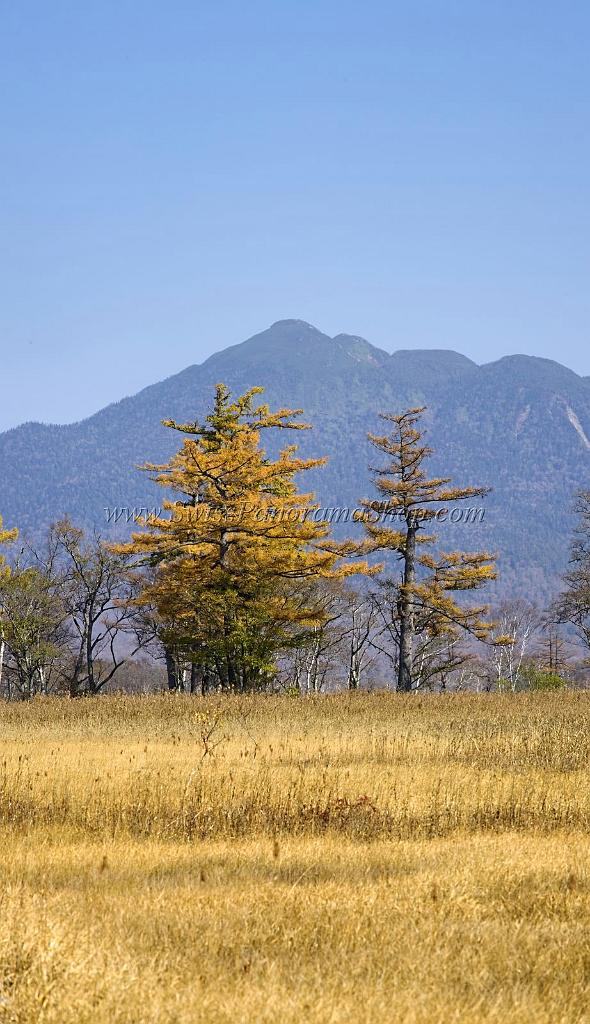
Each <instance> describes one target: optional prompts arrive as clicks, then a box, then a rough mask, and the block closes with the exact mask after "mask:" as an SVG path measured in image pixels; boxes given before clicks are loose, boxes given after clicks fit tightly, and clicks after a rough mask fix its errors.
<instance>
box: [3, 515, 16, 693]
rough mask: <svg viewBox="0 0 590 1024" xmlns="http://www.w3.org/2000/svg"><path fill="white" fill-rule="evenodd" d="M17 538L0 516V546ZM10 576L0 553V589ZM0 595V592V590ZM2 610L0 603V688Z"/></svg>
mask: <svg viewBox="0 0 590 1024" xmlns="http://www.w3.org/2000/svg"><path fill="white" fill-rule="evenodd" d="M17 537H18V530H15V529H13V530H5V529H4V527H3V522H2V516H0V544H10V543H11V542H12V541H14V540H16V538H17ZM9 576H10V568H9V566H8V565H7V564H6V557H5V555H3V554H2V552H1V551H0V588H1V587H2V586H3V584H4V583H6V581H7V580H8V578H9ZM0 594H1V590H0ZM2 623H3V608H2V603H1V601H0V688H1V687H2V672H3V669H4V652H5V649H6V642H5V639H4V628H3V624H2Z"/></svg>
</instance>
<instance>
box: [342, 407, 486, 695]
mask: <svg viewBox="0 0 590 1024" xmlns="http://www.w3.org/2000/svg"><path fill="white" fill-rule="evenodd" d="M424 411H425V409H424V408H423V407H422V408H414V409H408V410H407V411H406V412H403V413H401V414H399V415H394V414H392V413H383V414H382V416H381V418H382V419H383V420H385V421H386V422H387V423H388V424H391V429H390V432H389V433H387V434H384V435H381V434H369V440H370V442H371V444H372V445H373V447H374V448H376V449H377V451H379V452H381V453H382V454H383V455H385V456H386V457H387V462H386V464H385V465H384V466H383V467H378V468H375V469H374V470H373V474H374V479H375V484H376V488H377V491H378V493H379V498H378V499H365V500H363V501H362V505H363V507H364V512H363V514H362V517H361V518H362V520H363V523H364V527H365V530H366V534H367V543H366V544H365V545H364V548H363V550H364V551H368V550H370V551H373V552H379V553H380V554H384V553H386V552H391V553H392V554H393V555H395V556H397V558H398V559H399V560H400V562H401V574H400V579H399V582H398V583H397V587H398V599H397V614H398V619H399V641H398V642H399V659H398V676H397V689H398V690H401V691H410V690H412V689H413V688H414V686H415V685H416V679H415V671H414V648H415V637H416V622H417V617H418V616H420V617H421V619H422V621H425V622H426V623H427V628H428V629H429V630H430V633H431V634H433V635H440V636H443V635H444V634H447V635H448V636H449V638H454V637H456V636H457V634H458V633H469V634H471V635H472V636H474V637H476V638H477V639H479V640H485V639H487V637H488V635H489V633H490V630H491V628H492V623H490V622H487V621H486V618H485V616H486V614H487V611H488V609H487V607H486V606H485V605H477V606H474V605H464V604H463V603H460V602H459V601H458V600H457V599H456V597H455V596H454V595H455V594H456V593H457V592H458V591H466V590H477V589H478V588H480V587H482V586H483V585H484V584H486V583H488V582H489V581H490V580H493V579H495V578H496V571H495V564H494V557H493V556H492V555H490V554H489V553H487V552H475V553H468V552H462V551H451V552H439V551H436V550H435V548H434V545H435V544H436V539H437V538H436V536H434V535H433V534H432V533H428V532H426V531H425V527H426V526H428V524H431V523H432V521H433V520H434V519H435V518H436V517H437V516H438V515H439V514H440V510H441V508H444V506H445V505H446V504H447V503H450V502H452V503H453V504H455V503H456V502H460V501H465V500H467V499H469V498H474V497H481V496H483V495H485V494H486V493H487V492H488V490H489V488H486V487H453V486H451V479H450V478H443V477H435V478H429V477H428V476H427V475H426V472H425V470H424V463H425V461H426V460H427V459H428V457H429V456H430V455H431V454H432V449H431V448H429V447H428V446H427V445H426V444H425V443H424V432H423V430H422V429H421V428H420V426H419V423H420V418H421V416H422V413H423V412H424Z"/></svg>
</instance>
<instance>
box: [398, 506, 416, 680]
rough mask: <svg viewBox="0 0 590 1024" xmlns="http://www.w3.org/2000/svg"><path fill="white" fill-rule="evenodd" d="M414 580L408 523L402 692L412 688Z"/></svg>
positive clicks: (401, 645)
mask: <svg viewBox="0 0 590 1024" xmlns="http://www.w3.org/2000/svg"><path fill="white" fill-rule="evenodd" d="M415 580H416V527H415V526H414V525H413V524H411V523H410V524H409V525H408V532H407V536H406V550H405V557H404V580H403V592H402V599H401V602H400V604H401V608H400V611H401V614H400V640H399V668H398V675H397V688H398V690H401V691H402V693H409V692H410V690H411V689H412V677H413V674H414V630H415V623H414V592H413V587H414V583H415Z"/></svg>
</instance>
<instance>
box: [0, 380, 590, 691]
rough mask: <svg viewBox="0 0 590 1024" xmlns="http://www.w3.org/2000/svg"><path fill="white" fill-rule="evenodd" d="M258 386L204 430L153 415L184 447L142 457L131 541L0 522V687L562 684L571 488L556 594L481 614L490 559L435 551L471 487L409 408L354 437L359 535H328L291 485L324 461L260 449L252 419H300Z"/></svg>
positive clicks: (575, 576) (577, 597) (576, 578)
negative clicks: (157, 495) (361, 484)
mask: <svg viewBox="0 0 590 1024" xmlns="http://www.w3.org/2000/svg"><path fill="white" fill-rule="evenodd" d="M261 392H262V389H261V388H252V389H251V390H250V391H248V392H247V393H246V394H245V395H242V396H240V397H238V398H232V396H231V395H230V393H229V391H228V389H227V388H226V387H225V386H224V385H219V386H218V387H217V389H216V392H215V399H214V403H213V408H212V410H211V413H210V414H209V416H207V418H206V420H205V421H204V423H188V424H178V423H176V422H174V421H166V423H165V425H166V426H168V427H169V428H170V429H172V430H175V431H177V432H178V433H179V434H180V435H181V436H182V445H181V447H180V448H179V450H178V451H177V453H176V454H175V455H174V456H173V457H172V458H171V460H170V461H169V462H168V463H166V464H164V465H153V464H148V465H147V466H146V467H144V468H145V469H146V471H147V472H149V473H151V474H152V476H153V478H154V479H155V480H156V481H157V482H158V483H159V484H160V485H161V486H162V487H163V488H165V489H166V494H167V496H168V497H167V499H166V500H164V501H163V502H162V509H163V512H162V513H161V514H156V515H153V516H150V517H149V518H148V519H147V522H145V524H144V525H143V528H142V529H138V530H137V532H135V533H134V534H133V535H132V538H131V540H130V541H128V542H126V543H120V544H108V543H106V542H105V540H104V539H103V538H101V537H100V536H98V535H96V534H95V535H93V536H92V537H87V536H85V535H84V533H83V531H82V530H81V529H80V528H78V527H77V526H76V525H74V524H73V523H71V522H70V521H69V520H67V519H65V520H63V521H61V522H58V523H56V524H54V525H53V526H52V527H51V528H50V530H49V532H48V535H47V537H46V539H45V541H44V543H43V544H41V545H39V544H36V545H35V546H34V547H33V546H32V545H30V544H28V543H26V542H23V541H21V542H20V543H19V542H18V540H17V536H16V532H15V531H12V532H10V531H6V530H5V531H3V532H2V531H0V542H2V543H3V544H5V545H7V548H6V550H7V551H8V552H9V557H8V560H6V559H5V558H2V560H1V562H0V693H1V694H2V696H4V697H5V698H9V699H10V698H14V699H17V698H18V699H24V698H29V697H33V696H35V695H36V694H39V693H42V694H48V693H68V694H69V695H70V696H72V697H76V696H80V695H96V694H98V693H100V692H101V691H103V690H105V689H106V688H112V687H122V686H125V687H127V688H130V689H134V690H137V689H142V688H153V687H155V686H158V685H160V684H161V683H160V681H161V679H162V678H164V679H165V682H166V685H167V686H168V688H169V689H170V690H185V691H189V692H191V693H202V694H205V693H207V692H210V691H218V690H221V691H240V692H245V691H252V690H270V689H277V688H282V689H287V690H290V691H293V692H298V693H312V692H320V691H322V690H324V691H325V690H327V689H331V688H335V687H337V686H346V687H348V688H349V689H358V688H359V687H361V686H368V685H373V686H387V687H389V688H391V689H397V690H399V691H402V692H410V691H413V690H417V689H425V688H433V689H441V690H444V689H448V688H461V687H476V688H478V689H491V688H500V689H506V690H511V691H515V690H518V689H522V688H551V687H558V686H561V685H564V682H565V679H566V678H567V677H569V678H570V679H571V680H573V681H576V680H578V679H579V678H580V676H581V675H582V673H581V671H580V665H579V664H578V663H576V665H575V666H574V667H572V657H571V654H570V652H569V650H568V649H567V647H568V645H567V642H566V640H565V639H564V637H563V635H562V634H561V632H560V627H561V626H562V625H564V624H567V625H568V627H569V628H570V629H573V630H575V631H576V632H577V636H578V637H579V639H581V640H582V641H583V643H584V645H585V646H586V647H588V646H590V512H589V509H590V497H589V495H588V494H582V495H581V496H580V503H579V507H578V512H579V520H580V526H579V531H578V533H577V534H576V537H575V538H574V543H573V547H572V562H571V566H570V572H569V573H568V574H567V576H566V580H565V583H566V586H565V589H564V593H563V595H562V597H561V599H560V600H559V601H558V602H557V603H556V604H555V606H554V607H553V608H552V609H551V610H550V612H548V613H545V614H544V615H541V614H540V613H539V612H538V611H537V610H536V609H535V608H534V607H533V606H532V605H530V604H527V603H526V602H508V603H504V604H503V605H502V606H501V607H500V608H498V609H496V611H495V614H492V613H491V611H490V609H489V607H488V606H487V604H486V603H485V602H482V601H477V600H474V598H473V596H472V595H473V593H474V592H477V591H480V590H482V588H484V587H485V586H486V584H488V583H489V582H490V581H493V580H494V579H495V578H496V567H495V559H494V557H493V555H492V554H490V553H489V552H485V551H483V552H482V551H478V552H472V551H456V550H452V551H445V550H442V548H441V546H440V544H439V537H438V534H437V529H438V528H439V526H440V524H441V522H444V519H445V516H444V515H441V510H443V511H444V510H445V509H450V508H456V507H457V506H458V503H459V505H460V503H462V502H466V501H472V500H473V499H474V498H481V497H482V496H484V495H485V494H486V493H487V488H486V487H484V486H481V485H476V486H460V487H459V486H456V485H454V484H453V483H452V482H451V480H450V479H447V478H441V477H435V478H433V477H430V476H429V475H428V474H427V471H426V466H427V464H428V458H429V456H430V455H431V454H432V451H431V449H430V448H429V447H428V446H427V445H426V443H425V439H424V431H423V428H422V416H423V413H424V410H423V409H420V408H417V409H410V410H407V411H406V412H403V413H401V414H399V415H393V414H383V415H382V417H381V418H382V422H383V424H384V427H383V432H382V433H375V434H370V435H369V440H370V442H371V444H372V446H373V449H374V451H375V463H376V464H375V466H374V467H372V475H373V481H374V490H375V493H374V495H373V496H372V497H359V511H357V513H356V514H355V518H356V519H357V521H358V530H359V536H358V537H356V538H353V539H350V540H344V541H343V540H337V539H335V538H334V537H333V536H332V535H331V530H330V523H329V522H328V521H326V520H323V519H321V518H318V516H317V515H316V514H314V513H315V512H316V510H317V509H318V507H319V506H318V505H317V504H316V503H315V502H314V500H313V496H312V495H311V494H309V493H306V492H305V491H304V490H303V491H302V490H301V489H300V486H299V484H300V481H301V480H302V479H304V477H305V473H306V472H307V471H309V470H310V469H313V468H315V467H317V466H320V465H321V464H322V462H323V461H324V460H321V459H303V458H301V457H300V456H299V455H298V453H297V446H296V445H295V444H293V443H287V444H286V445H285V446H284V447H283V448H282V449H281V450H280V452H279V454H278V456H276V457H274V458H271V457H270V456H269V455H268V454H267V451H266V449H265V447H264V446H263V443H262V439H263V437H264V432H265V431H269V430H271V431H284V432H286V435H285V436H287V437H288V436H289V435H290V434H291V433H292V432H293V431H298V430H305V429H308V426H307V425H306V424H304V423H302V422H301V420H300V415H301V412H300V410H291V409H280V410H278V411H274V412H273V411H271V410H270V409H269V407H268V406H267V405H265V404H263V403H262V402H261V401H260V400H259V395H260V394H261ZM0 525H1V524H0ZM138 525H139V524H138ZM140 653H141V654H142V655H143V656H144V660H143V661H139V662H138V660H137V657H138V655H139V654H140ZM148 657H149V658H152V659H154V664H155V665H161V666H164V667H165V676H164V675H163V673H162V671H161V669H157V668H156V669H154V670H150V669H149V668H148V667H147V662H146V661H145V658H148ZM578 661H579V659H578ZM138 666H141V668H139V667H138ZM138 679H139V680H143V682H138Z"/></svg>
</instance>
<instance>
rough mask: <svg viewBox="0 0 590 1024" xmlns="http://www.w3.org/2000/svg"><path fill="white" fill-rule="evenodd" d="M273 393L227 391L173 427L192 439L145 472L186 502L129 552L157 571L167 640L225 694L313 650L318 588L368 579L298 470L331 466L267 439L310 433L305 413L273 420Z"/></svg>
mask: <svg viewBox="0 0 590 1024" xmlns="http://www.w3.org/2000/svg"><path fill="white" fill-rule="evenodd" d="M262 391H263V389H262V388H259V387H256V388H251V389H250V390H249V391H247V392H246V393H245V394H244V395H242V396H241V397H239V398H232V396H231V395H230V392H229V390H228V388H227V387H226V386H225V385H223V384H219V385H218V386H217V388H216V392H215V401H214V406H213V411H212V412H211V413H210V414H209V415H208V416H207V417H206V419H205V422H204V423H202V424H201V423H183V424H179V423H176V422H175V421H174V420H165V421H164V424H165V426H167V427H169V428H170V429H172V430H176V431H178V432H179V433H181V434H182V435H184V440H183V443H182V447H181V448H180V450H179V451H178V452H177V453H176V454H175V455H174V456H173V457H172V458H171V459H170V461H169V462H168V463H166V464H165V465H153V464H148V465H147V466H145V467H143V468H144V469H146V470H148V471H149V472H151V473H153V474H154V479H155V480H156V481H157V482H158V483H159V484H161V485H162V486H163V487H165V488H167V489H168V490H169V491H171V492H172V494H173V495H174V499H167V500H165V501H164V502H163V510H164V511H165V513H166V514H163V515H160V516H157V517H152V518H151V519H150V520H149V522H148V523H147V525H146V528H145V529H143V530H142V531H141V532H137V533H134V534H133V537H132V540H131V542H130V543H129V544H124V545H119V546H118V547H117V550H119V551H121V552H125V553H128V554H133V555H135V556H136V557H137V559H138V560H139V561H140V562H143V563H144V564H147V565H149V566H151V567H152V569H153V572H152V574H151V578H150V580H149V581H148V582H146V584H145V586H144V587H143V590H142V593H141V596H140V598H139V602H140V603H142V604H144V605H145V606H148V607H151V608H152V609H153V610H154V612H155V615H156V616H157V618H158V620H159V622H160V623H161V635H162V636H163V638H164V642H165V644H167V645H168V646H169V647H174V648H175V649H177V650H178V649H180V650H181V651H183V652H184V654H185V656H186V657H187V658H188V660H189V661H191V662H192V663H193V664H195V663H198V664H199V666H200V667H201V669H202V670H203V671H206V672H207V673H208V674H211V673H212V674H213V675H214V677H215V678H216V679H217V681H218V683H219V684H220V685H222V686H227V687H229V688H235V689H240V690H245V689H251V688H254V687H259V686H261V685H264V684H265V682H267V681H268V679H269V677H270V675H271V674H272V672H273V670H274V665H275V658H276V656H277V654H278V653H279V652H281V651H283V650H286V649H288V648H290V647H293V646H297V645H298V644H300V643H304V642H305V640H306V636H307V635H308V634H309V631H310V630H312V629H313V627H314V626H316V625H317V624H318V622H321V621H322V617H323V616H324V614H325V610H324V608H323V606H322V603H321V601H319V600H316V599H314V588H313V586H311V584H312V583H313V582H314V581H317V580H318V579H341V578H343V577H346V576H349V575H351V574H353V573H367V572H369V571H370V570H369V568H368V566H367V565H366V563H365V562H363V561H358V560H357V561H348V560H347V559H346V557H345V556H346V555H347V554H348V553H349V551H350V550H351V549H350V548H349V547H347V546H346V545H336V544H334V543H333V542H331V541H330V537H329V526H328V524H327V523H326V522H324V521H322V520H321V519H320V520H318V519H317V517H316V515H315V513H316V511H317V509H318V506H317V505H316V504H315V503H314V501H313V500H312V495H311V494H309V493H308V494H300V493H299V491H298V488H297V485H296V481H295V477H296V475H297V474H301V473H305V472H306V471H308V470H310V469H312V468H315V467H317V466H321V465H322V464H323V463H324V462H325V460H324V459H304V458H301V457H300V456H299V455H298V454H297V446H296V445H288V446H286V447H284V448H283V449H282V450H281V451H280V453H279V454H278V456H277V457H276V458H271V457H269V456H268V455H267V453H266V452H265V450H264V448H263V447H262V444H261V434H262V431H268V430H271V429H276V430H281V431H282V430H288V431H292V430H304V429H307V425H306V424H304V423H301V422H300V420H299V416H300V414H301V410H291V409H280V410H278V411H277V412H271V411H270V409H269V407H268V406H267V405H265V404H262V403H261V404H258V403H257V397H258V395H259V394H261V392H262Z"/></svg>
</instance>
